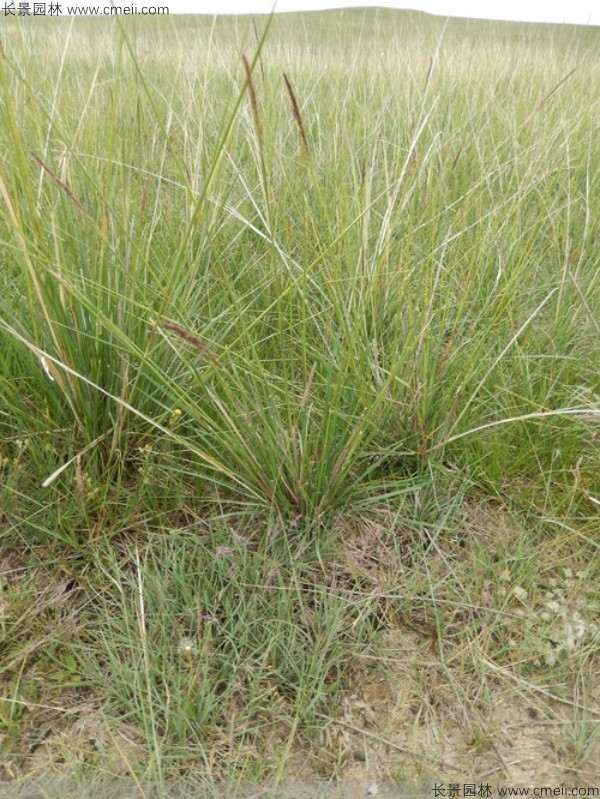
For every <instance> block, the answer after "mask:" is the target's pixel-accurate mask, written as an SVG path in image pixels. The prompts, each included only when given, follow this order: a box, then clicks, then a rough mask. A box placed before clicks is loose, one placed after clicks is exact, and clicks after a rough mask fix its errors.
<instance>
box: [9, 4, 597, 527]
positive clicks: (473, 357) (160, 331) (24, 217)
mask: <svg viewBox="0 0 600 799" xmlns="http://www.w3.org/2000/svg"><path fill="white" fill-rule="evenodd" d="M330 19H331V28H330V33H329V35H328V36H327V37H321V38H319V37H316V36H315V35H314V31H312V29H311V21H310V19H309V18H304V17H301V16H300V17H298V18H295V19H294V18H291V19H286V20H283V19H277V18H276V19H275V20H274V21H273V24H272V28H271V30H270V31H269V32H268V34H267V36H266V39H264V41H261V42H260V44H259V49H258V50H256V40H255V38H254V30H253V29H252V26H251V23H250V22H248V24H246V23H245V22H242V21H235V22H232V21H229V20H223V21H219V22H218V23H216V24H215V25H212V24H211V25H208V24H207V22H206V21H205V20H203V19H202V18H195V19H194V20H191V21H189V24H188V25H187V27H184V26H181V25H178V24H177V23H169V24H166V23H164V22H163V23H161V24H162V25H163V27H158V25H155V24H154V23H153V22H151V21H149V20H141V21H138V22H136V23H134V24H131V25H129V26H119V25H117V23H116V22H115V21H114V20H112V21H109V20H104V21H96V22H94V23H90V22H89V21H84V20H78V21H75V22H73V23H72V24H71V25H69V26H67V25H64V24H61V25H60V26H58V25H55V24H53V23H52V21H45V22H40V23H39V24H36V25H35V26H27V25H25V24H18V21H15V22H14V23H13V24H10V25H7V26H6V27H5V30H4V33H3V50H4V57H3V59H2V62H1V64H0V88H1V91H2V101H3V105H4V109H5V112H4V114H3V116H2V122H1V124H0V137H1V140H2V145H1V147H2V170H1V180H0V194H1V197H2V203H1V215H2V216H1V221H0V229H1V235H2V240H3V256H2V258H3V267H4V268H3V275H4V278H3V279H4V286H3V292H2V303H1V321H0V325H1V327H2V330H3V333H2V354H1V356H0V358H1V364H0V380H1V381H2V390H3V397H4V408H3V410H2V416H1V417H0V424H1V425H2V430H3V435H4V438H5V440H6V442H7V443H5V444H4V445H3V447H4V448H6V452H7V456H10V457H12V458H13V459H15V458H16V453H15V451H14V448H15V445H14V441H15V440H17V439H18V440H19V441H23V440H25V439H27V440H28V441H29V444H28V455H27V459H28V461H27V462H28V465H29V467H30V471H29V474H30V476H32V475H33V476H34V481H35V483H37V484H38V485H40V484H41V483H42V482H44V485H45V486H46V489H47V490H48V491H57V490H61V491H66V492H67V493H68V492H69V491H73V492H75V493H76V492H77V491H79V493H80V494H82V495H85V493H86V490H87V489H85V487H82V486H83V483H82V480H83V477H82V475H87V479H88V481H90V482H91V483H93V484H94V485H96V486H98V485H106V482H107V481H109V482H113V483H114V482H115V481H116V482H117V483H119V484H120V485H122V486H129V487H131V486H132V485H133V484H136V483H139V478H140V475H141V476H142V481H144V480H145V481H147V480H148V479H149V471H148V470H147V469H146V471H144V470H143V469H142V470H141V471H140V459H141V455H140V453H145V454H146V455H145V456H147V455H148V454H151V455H152V457H153V458H154V459H155V461H156V463H155V467H156V468H157V469H159V470H160V469H165V470H170V474H171V475H172V476H173V475H174V476H175V479H176V480H179V481H180V482H181V483H185V484H186V485H190V486H193V488H192V490H193V491H194V492H196V493H198V492H200V500H199V501H200V502H201V503H206V506H207V507H210V505H211V503H214V502H215V501H216V502H222V501H226V502H227V503H232V505H233V506H237V507H239V508H243V509H247V510H249V511H253V510H258V509H267V510H270V511H272V512H273V513H275V514H276V515H278V516H281V517H288V518H298V517H300V518H303V519H305V520H307V521H308V522H314V521H316V520H317V519H319V518H320V517H322V516H323V514H327V513H329V512H336V513H339V512H341V511H349V512H353V511H355V510H356V511H358V510H360V509H362V508H364V507H366V506H368V505H370V504H375V505H380V504H382V503H383V504H388V503H390V502H391V503H394V502H395V501H396V499H397V498H398V497H399V496H400V494H402V493H404V492H406V491H411V490H413V489H414V488H415V486H416V485H418V484H419V483H420V482H422V481H423V480H432V479H433V480H437V479H439V480H443V479H444V474H445V472H446V471H447V470H448V468H449V467H448V464H451V466H452V468H458V469H460V470H462V471H463V472H464V475H465V477H466V479H467V480H468V481H471V483H472V484H474V485H478V486H479V487H480V488H483V489H484V490H486V491H488V492H492V493H493V494H498V493H509V494H510V493H511V492H512V491H513V489H514V492H513V494H514V496H517V495H518V496H520V497H523V496H526V500H527V502H528V503H529V502H532V503H533V506H534V507H536V508H538V509H539V508H544V509H548V508H550V507H552V508H554V509H555V511H556V512H563V511H565V510H568V511H569V512H570V513H575V512H577V513H579V514H582V515H583V516H586V515H590V514H591V513H592V512H593V511H595V510H596V508H595V507H594V505H593V502H591V500H590V497H594V496H596V497H597V495H598V492H599V490H600V489H599V486H598V465H599V464H598V449H597V446H596V444H597V424H598V418H599V413H600V409H599V405H598V397H599V392H600V387H599V384H598V374H599V371H598V365H599V362H598V357H597V353H598V318H599V316H598V300H599V289H598V278H597V275H598V269H597V267H598V259H599V251H598V246H597V232H598V231H597V225H596V223H595V221H594V220H595V219H597V218H598V196H599V194H598V167H599V153H598V140H599V138H598V136H597V132H598V131H597V127H596V126H595V122H594V120H595V119H596V118H598V113H597V112H598V96H597V92H596V91H595V89H594V87H595V86H597V85H598V81H597V78H598V74H597V72H598V65H597V60H596V59H595V57H594V52H595V51H594V45H595V43H597V42H595V34H594V32H593V31H579V32H578V31H576V30H575V29H573V30H570V29H554V28H550V27H549V28H544V27H531V28H529V29H527V32H525V30H526V29H524V28H518V27H517V26H514V27H513V26H510V25H504V26H503V25H497V26H492V25H487V24H484V23H481V24H472V25H467V24H466V23H462V22H458V21H455V22H450V23H448V24H447V25H446V24H445V23H442V22H441V21H439V20H434V19H427V20H425V19H421V18H420V17H416V16H411V15H402V16H398V17H396V16H394V15H392V14H388V13H384V12H373V13H372V14H365V13H363V12H356V13H354V14H351V13H350V12H344V14H342V15H338V14H332V15H331V17H330ZM36 23H37V21H36ZM192 43H193V44H192ZM307 50H308V51H309V52H312V57H311V58H307V57H306V51H307ZM240 52H242V53H243V52H246V53H248V55H247V56H240ZM250 54H253V55H252V57H251V55H250ZM259 56H260V68H259V65H258V57H259ZM42 64H44V65H45V68H44V70H42V69H41V65H42ZM166 64H167V65H168V69H165V65H166ZM11 441H12V442H13V444H11V443H10V442H11ZM11 447H12V448H11ZM145 456H144V457H145ZM65 461H66V462H67V465H65ZM78 477H79V480H78ZM157 479H159V478H157ZM59 486H62V488H60V489H59ZM78 486H79V487H78ZM523 492H525V493H523ZM513 494H511V496H512V495H513Z"/></svg>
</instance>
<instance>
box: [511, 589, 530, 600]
mask: <svg viewBox="0 0 600 799" xmlns="http://www.w3.org/2000/svg"><path fill="white" fill-rule="evenodd" d="M513 594H514V595H515V596H516V597H517V599H519V600H521V602H525V600H526V599H527V591H526V590H525V589H524V588H522V587H521V586H520V585H515V587H514V588H513Z"/></svg>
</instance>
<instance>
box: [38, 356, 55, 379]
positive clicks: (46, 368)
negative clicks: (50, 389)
mask: <svg viewBox="0 0 600 799" xmlns="http://www.w3.org/2000/svg"><path fill="white" fill-rule="evenodd" d="M40 360H41V362H42V369H43V370H44V372H46V377H47V378H48V380H51V381H52V382H53V383H54V377H53V376H52V372H51V371H50V367H49V366H48V361H47V360H46V358H45V357H44V356H43V355H42V357H41V359H40Z"/></svg>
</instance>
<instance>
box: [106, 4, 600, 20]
mask: <svg viewBox="0 0 600 799" xmlns="http://www.w3.org/2000/svg"><path fill="white" fill-rule="evenodd" d="M119 2H120V0H115V5H119ZM129 2H131V0H129ZM135 3H136V4H137V5H138V6H141V5H142V4H143V3H147V4H148V5H149V4H150V3H155V4H156V5H162V4H164V5H168V7H169V10H170V13H171V14H244V13H248V14H259V13H269V12H270V11H271V9H272V7H273V0H135ZM350 6H388V7H391V8H409V9H414V10H418V11H428V12H429V13H431V14H441V15H442V16H460V17H480V18H483V19H513V20H520V21H523V22H569V23H575V24H578V25H600V0H278V1H277V4H276V7H275V10H276V11H304V10H306V11H309V10H314V9H318V8H347V7H350Z"/></svg>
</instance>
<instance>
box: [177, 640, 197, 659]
mask: <svg viewBox="0 0 600 799" xmlns="http://www.w3.org/2000/svg"><path fill="white" fill-rule="evenodd" d="M177 654H178V655H179V657H180V658H185V659H186V660H191V659H192V658H195V657H196V656H197V654H198V644H197V643H196V642H195V641H194V639H193V638H189V637H188V636H185V637H184V638H182V639H181V640H180V641H179V643H178V644H177Z"/></svg>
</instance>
